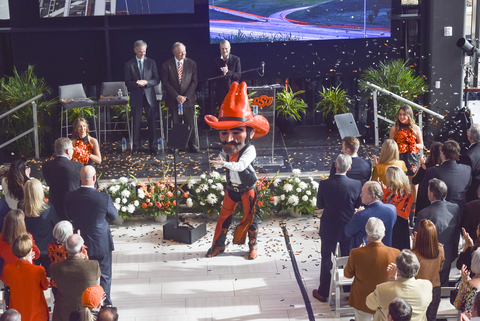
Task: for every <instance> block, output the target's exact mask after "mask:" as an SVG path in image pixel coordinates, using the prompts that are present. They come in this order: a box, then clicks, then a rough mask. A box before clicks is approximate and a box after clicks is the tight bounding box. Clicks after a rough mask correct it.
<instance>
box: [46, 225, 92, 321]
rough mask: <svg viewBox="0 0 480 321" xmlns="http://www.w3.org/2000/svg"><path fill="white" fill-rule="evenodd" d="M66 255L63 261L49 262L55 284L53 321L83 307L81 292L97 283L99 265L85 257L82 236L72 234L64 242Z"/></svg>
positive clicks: (66, 318)
mask: <svg viewBox="0 0 480 321" xmlns="http://www.w3.org/2000/svg"><path fill="white" fill-rule="evenodd" d="M65 248H66V250H67V252H68V257H67V259H66V260H65V261H61V262H57V263H52V264H50V274H51V275H52V279H53V281H55V284H56V286H57V291H58V292H57V294H56V295H55V307H54V309H53V319H52V320H53V321H62V320H68V319H69V317H70V313H72V312H74V311H78V310H79V309H81V308H83V304H82V294H83V291H85V289H87V288H89V287H91V286H94V285H95V284H97V280H98V279H99V278H100V275H101V272H100V266H99V265H98V262H97V261H95V260H88V259H85V258H84V257H83V255H82V252H83V238H82V237H81V236H80V235H78V234H72V235H71V236H70V237H69V238H68V239H67V243H65Z"/></svg>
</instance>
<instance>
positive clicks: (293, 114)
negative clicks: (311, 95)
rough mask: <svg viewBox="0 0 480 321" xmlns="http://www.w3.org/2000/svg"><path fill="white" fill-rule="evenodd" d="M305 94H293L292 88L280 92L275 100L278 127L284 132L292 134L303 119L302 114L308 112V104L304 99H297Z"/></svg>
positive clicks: (302, 91)
mask: <svg viewBox="0 0 480 321" xmlns="http://www.w3.org/2000/svg"><path fill="white" fill-rule="evenodd" d="M304 92H305V90H299V91H297V92H293V90H292V87H290V86H288V90H287V89H284V90H283V91H281V92H278V93H277V95H276V99H275V112H276V116H277V119H276V121H277V125H278V127H279V128H280V130H282V131H284V132H292V131H293V128H295V126H296V125H297V124H298V122H299V121H300V120H301V119H302V114H305V112H306V110H307V107H308V105H307V103H305V102H304V101H303V99H302V98H300V97H297V96H298V95H301V94H303V93H304Z"/></svg>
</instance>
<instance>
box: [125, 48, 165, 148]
mask: <svg viewBox="0 0 480 321" xmlns="http://www.w3.org/2000/svg"><path fill="white" fill-rule="evenodd" d="M133 51H134V52H135V58H133V59H132V60H129V61H127V63H126V64H125V85H126V86H127V88H128V91H129V92H130V107H131V108H132V115H133V150H132V153H133V154H134V155H135V154H137V153H138V151H139V149H140V146H141V139H140V126H141V124H142V112H143V109H145V116H146V118H147V125H148V143H149V145H150V152H151V153H152V154H153V155H157V154H158V149H157V139H156V136H155V121H156V119H157V118H156V110H157V107H158V104H157V96H156V94H155V86H156V85H158V83H159V82H160V77H159V75H158V70H157V64H156V63H155V60H153V59H150V58H147V57H145V55H146V54H147V44H146V43H145V41H143V40H137V41H135V44H134V45H133Z"/></svg>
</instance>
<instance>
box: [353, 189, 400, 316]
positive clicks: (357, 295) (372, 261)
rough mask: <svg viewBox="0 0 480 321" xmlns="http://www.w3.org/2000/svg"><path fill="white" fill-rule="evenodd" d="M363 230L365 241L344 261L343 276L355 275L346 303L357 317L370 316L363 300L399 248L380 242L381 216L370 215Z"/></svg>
mask: <svg viewBox="0 0 480 321" xmlns="http://www.w3.org/2000/svg"><path fill="white" fill-rule="evenodd" d="M377 184H378V183H377ZM364 187H365V186H364ZM362 194H363V192H362ZM363 230H366V231H367V232H366V235H367V242H368V244H367V245H366V246H364V247H361V248H356V249H352V250H351V251H350V255H349V257H348V262H347V265H346V266H345V269H344V270H343V273H344V275H345V277H347V278H353V277H355V279H354V280H353V284H352V290H351V292H350V297H349V298H348V304H349V305H350V306H351V307H352V308H354V309H355V320H356V321H358V320H371V319H372V317H373V315H374V314H375V311H373V310H370V309H369V308H368V307H367V305H366V303H365V300H366V298H367V295H369V294H370V293H372V292H373V291H375V287H376V286H377V285H378V284H380V283H383V282H387V281H388V271H387V267H388V265H389V264H390V263H394V262H395V258H396V257H397V256H398V255H399V254H400V251H399V250H397V249H395V248H392V247H388V246H385V245H384V244H383V243H382V238H384V236H385V226H384V225H383V222H382V220H381V219H379V218H376V217H370V218H369V219H368V220H367V223H366V224H365V226H364V227H363Z"/></svg>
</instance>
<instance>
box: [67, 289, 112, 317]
mask: <svg viewBox="0 0 480 321" xmlns="http://www.w3.org/2000/svg"><path fill="white" fill-rule="evenodd" d="M103 301H105V291H104V290H103V288H102V287H101V286H100V285H94V286H92V287H89V288H87V289H85V291H83V294H82V304H83V308H81V309H80V310H78V311H75V312H72V314H70V319H69V321H85V320H87V321H94V320H97V316H98V312H99V311H100V309H101V308H102V305H103Z"/></svg>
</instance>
